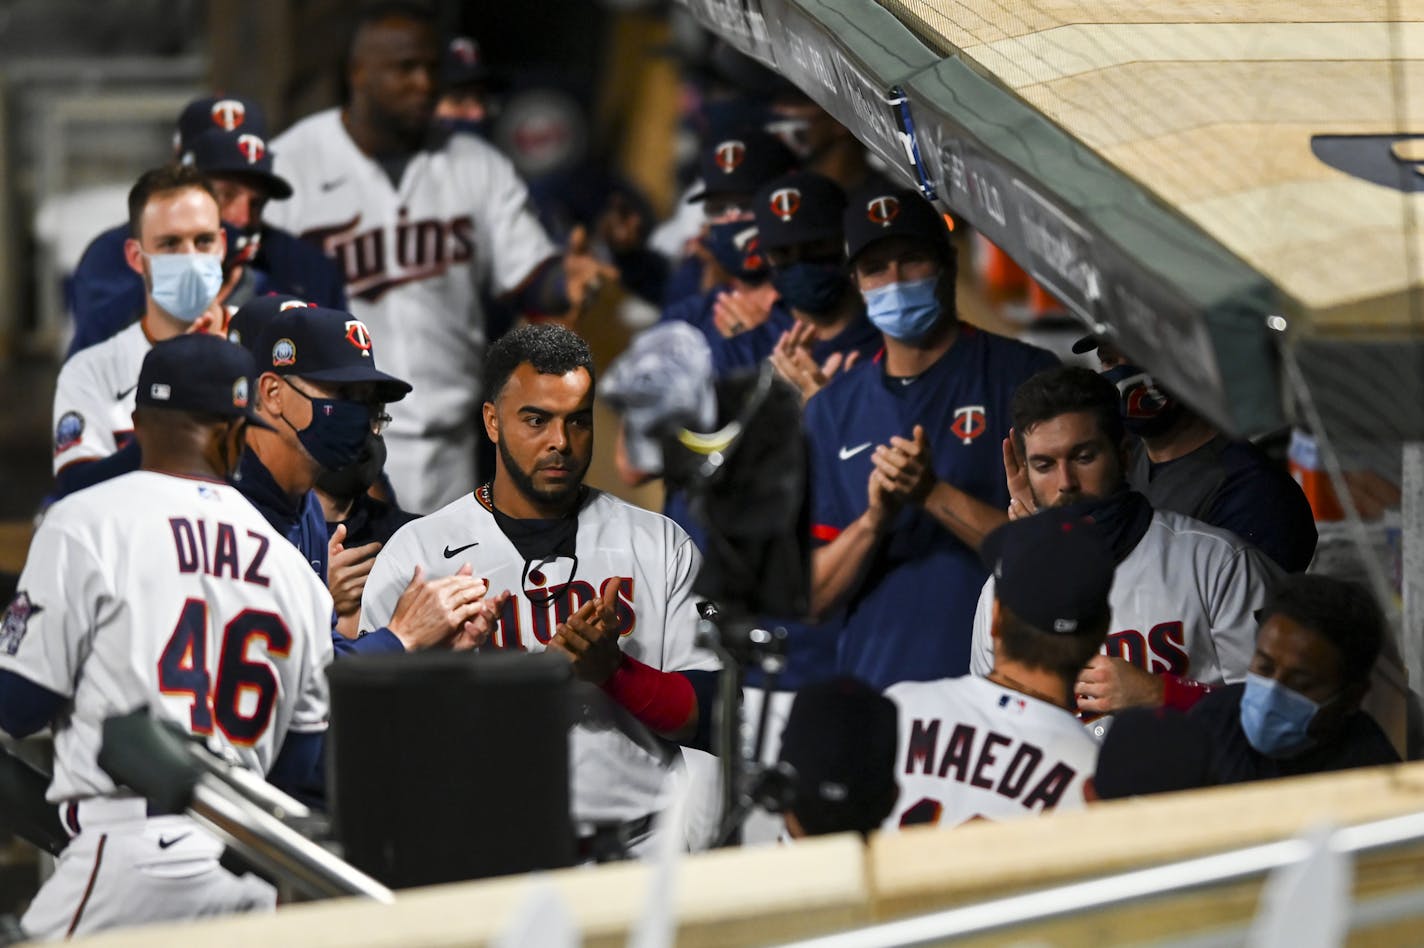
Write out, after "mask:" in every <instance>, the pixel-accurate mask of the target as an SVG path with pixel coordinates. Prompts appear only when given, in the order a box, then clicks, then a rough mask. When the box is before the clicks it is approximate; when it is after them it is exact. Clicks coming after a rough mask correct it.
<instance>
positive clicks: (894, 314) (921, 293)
mask: <svg viewBox="0 0 1424 948" xmlns="http://www.w3.org/2000/svg"><path fill="white" fill-rule="evenodd" d="M937 286H939V277H938V276H932V277H925V278H924V279H923V280H907V281H905V282H904V283H887V284H885V285H884V286H878V287H876V288H875V289H873V290H863V291H862V295H863V296H864V297H865V315H866V316H867V317H868V318H869V319H870V321H871V323H873V324H874V325H875V328H876V329H878V330H880V331H881V332H883V333H884V334H885V335H887V336H889V337H890V338H891V339H897V340H899V341H900V342H907V343H910V344H914V343H917V342H919V341H920V340H921V339H924V338H925V337H926V336H928V335H929V334H930V330H932V329H934V327H935V324H936V323H937V322H939V313H940V305H939V298H938V297H937V296H935V288H936V287H937Z"/></svg>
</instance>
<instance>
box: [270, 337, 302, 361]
mask: <svg viewBox="0 0 1424 948" xmlns="http://www.w3.org/2000/svg"><path fill="white" fill-rule="evenodd" d="M296 361H297V344H296V343H295V342H293V341H292V340H290V339H278V340H277V344H276V345H274V346H273V347H272V364H273V365H292V364H293V363H295V362H296Z"/></svg>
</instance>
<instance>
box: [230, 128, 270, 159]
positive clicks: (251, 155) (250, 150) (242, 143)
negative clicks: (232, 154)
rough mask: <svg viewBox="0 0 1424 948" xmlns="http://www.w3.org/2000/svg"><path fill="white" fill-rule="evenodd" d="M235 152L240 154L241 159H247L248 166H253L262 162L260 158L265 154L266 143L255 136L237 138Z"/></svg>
mask: <svg viewBox="0 0 1424 948" xmlns="http://www.w3.org/2000/svg"><path fill="white" fill-rule="evenodd" d="M237 150H238V151H240V152H242V157H244V158H246V159H247V163H248V164H249V165H255V164H257V162H259V161H261V160H262V156H263V155H265V154H267V143H266V142H264V141H263V140H262V139H260V138H258V137H257V136H256V135H251V134H248V135H239V136H237Z"/></svg>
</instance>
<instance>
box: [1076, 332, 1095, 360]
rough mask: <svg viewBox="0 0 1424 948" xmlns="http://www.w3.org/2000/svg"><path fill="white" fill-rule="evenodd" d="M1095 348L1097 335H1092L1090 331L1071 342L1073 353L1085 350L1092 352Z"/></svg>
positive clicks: (1081, 352)
mask: <svg viewBox="0 0 1424 948" xmlns="http://www.w3.org/2000/svg"><path fill="white" fill-rule="evenodd" d="M1096 348H1098V337H1097V336H1095V335H1093V334H1092V333H1088V334H1087V335H1086V336H1084V337H1083V338H1081V339H1079V340H1078V341H1077V342H1075V343H1073V354H1074V355H1082V354H1083V353H1085V352H1092V351H1093V350H1094V349H1096Z"/></svg>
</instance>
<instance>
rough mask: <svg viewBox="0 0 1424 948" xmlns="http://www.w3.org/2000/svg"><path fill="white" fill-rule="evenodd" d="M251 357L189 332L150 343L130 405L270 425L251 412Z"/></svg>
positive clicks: (212, 338)
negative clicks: (243, 419)
mask: <svg viewBox="0 0 1424 948" xmlns="http://www.w3.org/2000/svg"><path fill="white" fill-rule="evenodd" d="M253 370H254V365H253V362H252V353H250V352H248V351H247V350H246V349H244V348H242V347H241V346H236V345H233V344H232V343H230V342H228V341H227V340H226V339H219V338H218V337H217V336H209V335H207V334H205V333H189V334H187V335H183V336H177V337H175V338H173V339H165V340H164V341H163V342H159V343H155V344H154V346H153V348H152V349H150V350H149V351H148V355H146V356H144V357H143V366H142V367H141V368H140V369H139V371H138V390H137V391H136V392H134V401H135V402H137V403H138V404H139V405H144V406H149V407H152V408H168V409H172V410H173V411H185V412H193V413H195V414H205V415H217V416H219V417H222V418H246V419H247V421H248V423H249V424H253V425H257V426H258V427H259V428H268V429H270V428H271V427H272V426H271V425H269V424H268V423H267V422H265V421H263V420H262V419H261V418H260V417H259V416H258V415H257V414H256V413H255V412H254V411H253V409H252V405H251V399H252V379H253V376H254V375H255V374H256V373H255V372H254V371H253Z"/></svg>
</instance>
